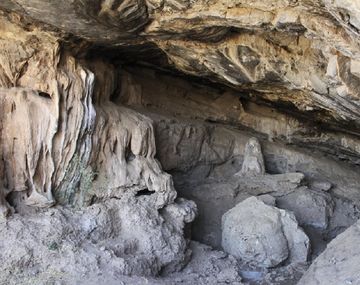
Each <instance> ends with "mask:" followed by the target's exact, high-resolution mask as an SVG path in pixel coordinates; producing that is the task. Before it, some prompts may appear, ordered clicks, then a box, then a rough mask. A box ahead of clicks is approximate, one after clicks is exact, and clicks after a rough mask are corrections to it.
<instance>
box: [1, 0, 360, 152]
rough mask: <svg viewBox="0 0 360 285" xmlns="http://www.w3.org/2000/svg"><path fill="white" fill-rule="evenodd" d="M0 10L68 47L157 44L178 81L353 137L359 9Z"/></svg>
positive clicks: (29, 3)
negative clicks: (189, 78) (208, 85)
mask: <svg viewBox="0 0 360 285" xmlns="http://www.w3.org/2000/svg"><path fill="white" fill-rule="evenodd" d="M0 8H2V9H5V10H10V11H14V12H16V13H19V14H21V15H25V16H26V19H27V20H24V22H25V21H27V22H28V23H30V24H31V23H33V22H37V23H38V20H39V19H41V22H42V24H40V25H39V24H38V26H42V27H45V28H48V29H50V30H52V31H53V32H54V33H56V34H57V35H58V37H60V38H65V39H66V40H68V39H69V38H71V36H69V35H75V36H77V37H80V38H84V39H86V40H88V41H90V42H93V43H96V45H103V46H105V47H110V48H116V47H120V46H121V47H123V48H122V51H125V53H126V50H128V51H129V52H131V51H132V49H133V48H132V46H136V47H137V50H141V49H142V47H143V46H144V47H145V49H146V46H149V45H151V46H152V47H151V48H150V50H153V46H154V45H155V46H157V47H158V49H160V50H162V51H163V52H164V53H165V54H166V56H167V58H168V59H169V61H170V63H171V64H172V65H173V66H174V67H175V68H177V69H178V70H180V71H182V72H185V73H187V74H192V75H195V76H198V77H203V78H209V79H211V80H213V81H217V82H220V83H222V84H226V85H229V86H231V87H233V88H235V89H237V90H240V91H244V92H245V93H246V96H248V97H252V98H257V99H259V98H260V99H264V100H266V101H268V102H272V103H274V104H275V105H277V106H278V107H282V106H283V104H284V103H287V104H288V106H291V108H292V109H293V110H297V112H298V113H301V114H305V116H308V117H311V118H314V119H315V120H316V121H318V122H323V123H325V124H327V125H328V127H330V128H332V129H335V130H339V127H340V126H341V127H343V128H344V129H342V131H345V130H346V131H347V132H348V133H349V134H354V135H355V136H357V138H358V137H359V119H360V117H359V115H358V107H359V93H358V91H357V90H358V86H359V80H360V79H359V71H358V69H359V68H358V66H359V63H358V62H359V57H360V54H359V39H358V36H359V27H358V26H359V23H358V20H357V18H358V16H359V15H358V13H359V7H358V5H357V4H354V3H353V2H351V1H345V2H341V1H328V0H322V1H315V0H313V1H308V0H306V1H305V0H302V1H283V0H273V1H268V2H266V3H264V2H263V1H242V2H239V1H235V0H233V1H222V0H218V1H215V0H212V1H207V0H201V1H170V0H161V1H153V0H149V1H145V0H128V1H125V2H121V3H120V2H118V1H80V0H75V1H61V2H54V1H53V2H48V1H45V0H26V1H25V0H16V1H15V0H6V1H2V2H1V3H0ZM59 11H61V12H60V13H59ZM44 23H45V24H46V25H44ZM60 31H61V32H60ZM141 45H143V46H141ZM163 66H164V67H166V68H168V65H167V64H165V65H163ZM348 122H349V123H351V124H350V125H349V124H347V123H348ZM356 151H357V156H358V151H359V150H358V149H357V150H356Z"/></svg>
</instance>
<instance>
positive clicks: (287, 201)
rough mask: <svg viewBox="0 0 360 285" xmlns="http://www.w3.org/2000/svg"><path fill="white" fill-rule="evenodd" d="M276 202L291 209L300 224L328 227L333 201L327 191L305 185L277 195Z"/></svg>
mask: <svg viewBox="0 0 360 285" xmlns="http://www.w3.org/2000/svg"><path fill="white" fill-rule="evenodd" d="M276 202H277V206H278V207H279V208H281V209H286V210H289V211H292V212H293V213H294V214H295V216H296V219H297V220H298V222H299V224H300V225H301V226H312V227H315V228H318V229H322V230H324V229H326V228H327V227H328V222H329V217H330V216H331V214H332V213H333V211H334V203H333V201H332V198H331V195H330V194H329V193H326V192H321V191H314V190H310V189H309V188H307V187H301V188H299V189H296V190H295V191H293V192H291V193H289V194H287V195H284V196H281V197H278V198H277V199H276Z"/></svg>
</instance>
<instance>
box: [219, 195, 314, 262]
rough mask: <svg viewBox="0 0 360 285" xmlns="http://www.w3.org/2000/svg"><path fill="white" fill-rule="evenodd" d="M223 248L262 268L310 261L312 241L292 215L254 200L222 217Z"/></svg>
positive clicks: (254, 198) (239, 205)
mask: <svg viewBox="0 0 360 285" xmlns="http://www.w3.org/2000/svg"><path fill="white" fill-rule="evenodd" d="M222 247H223V249H224V250H225V251H226V252H228V253H229V254H232V255H233V256H235V257H237V258H239V259H242V260H243V261H245V262H248V263H251V264H254V265H257V266H260V267H275V266H277V265H279V264H281V263H283V262H285V261H287V262H288V263H292V262H306V261H307V257H308V254H309V249H310V243H309V239H308V237H307V236H306V234H305V233H304V232H303V230H302V229H301V228H300V227H299V226H298V223H297V221H296V218H295V216H294V215H293V214H292V213H289V212H286V211H284V210H280V209H278V208H276V207H273V206H268V205H266V204H265V203H264V202H263V201H261V200H260V199H258V198H256V197H250V198H248V199H246V200H244V201H243V202H241V203H239V204H238V205H236V206H235V207H234V208H232V209H230V210H229V211H228V212H226V213H225V214H224V215H223V217H222Z"/></svg>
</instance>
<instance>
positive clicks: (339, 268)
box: [298, 222, 360, 285]
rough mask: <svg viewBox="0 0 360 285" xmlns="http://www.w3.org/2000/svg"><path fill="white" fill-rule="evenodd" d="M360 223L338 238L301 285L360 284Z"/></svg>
mask: <svg viewBox="0 0 360 285" xmlns="http://www.w3.org/2000/svg"><path fill="white" fill-rule="evenodd" d="M359 244H360V222H357V223H356V224H355V225H353V226H351V227H350V228H349V229H347V230H346V231H345V232H343V233H342V234H340V235H339V236H338V237H336V238H335V239H334V240H333V241H332V242H330V244H329V245H328V246H327V248H326V250H325V251H324V252H323V253H322V254H321V255H320V256H319V257H318V258H317V259H316V260H315V261H314V262H313V264H312V265H311V266H310V268H309V270H308V271H307V272H306V273H305V275H304V276H303V277H302V279H301V280H300V282H299V283H298V284H299V285H339V284H354V285H355V284H360V247H359Z"/></svg>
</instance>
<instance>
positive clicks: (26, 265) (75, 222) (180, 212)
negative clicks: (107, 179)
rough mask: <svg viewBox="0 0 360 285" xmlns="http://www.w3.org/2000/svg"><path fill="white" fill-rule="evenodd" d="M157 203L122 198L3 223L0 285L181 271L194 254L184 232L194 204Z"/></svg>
mask: <svg viewBox="0 0 360 285" xmlns="http://www.w3.org/2000/svg"><path fill="white" fill-rule="evenodd" d="M126 196H128V197H126ZM154 203H156V201H154V197H153V195H150V196H148V195H147V196H139V197H133V196H131V195H130V196H129V195H124V196H123V198H122V199H110V200H107V201H106V202H103V203H101V204H94V205H92V206H90V207H88V208H85V209H83V210H79V211H73V210H70V209H66V208H62V207H57V208H52V209H48V210H44V211H43V212H42V213H37V214H33V215H27V216H20V215H18V214H16V215H13V216H11V217H9V219H8V220H7V221H2V222H0V248H1V252H0V270H1V274H0V284H5V283H8V282H10V284H24V283H23V282H24V280H28V281H29V282H30V284H48V283H42V282H46V281H51V280H53V279H54V278H55V280H59V281H61V280H63V279H64V280H65V279H66V280H72V279H73V280H76V278H78V277H79V276H92V275H95V276H97V275H99V274H101V273H102V272H105V273H104V274H105V275H107V277H108V278H115V279H116V276H117V275H124V274H125V275H138V276H139V275H140V276H155V275H157V274H158V273H159V272H160V270H161V271H162V272H164V273H166V272H173V271H177V270H179V269H181V268H182V266H183V265H185V264H186V262H187V261H188V259H189V257H190V253H191V252H190V251H188V250H187V242H186V240H185V238H184V234H183V229H184V226H185V223H186V222H190V221H192V220H193V219H194V216H195V212H196V207H195V204H194V203H193V202H190V201H185V200H180V201H178V202H177V203H175V204H171V205H168V206H167V207H165V208H164V209H162V211H161V213H160V212H159V211H158V210H156V208H155V207H154V205H153V204H154ZM69 282H70V284H74V283H72V282H73V281H69ZM67 284H69V283H67ZM81 284H82V283H81Z"/></svg>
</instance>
